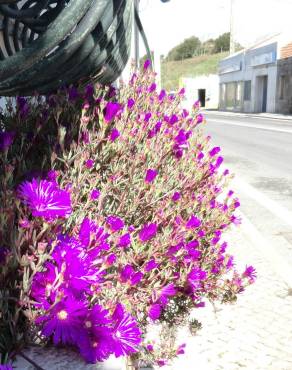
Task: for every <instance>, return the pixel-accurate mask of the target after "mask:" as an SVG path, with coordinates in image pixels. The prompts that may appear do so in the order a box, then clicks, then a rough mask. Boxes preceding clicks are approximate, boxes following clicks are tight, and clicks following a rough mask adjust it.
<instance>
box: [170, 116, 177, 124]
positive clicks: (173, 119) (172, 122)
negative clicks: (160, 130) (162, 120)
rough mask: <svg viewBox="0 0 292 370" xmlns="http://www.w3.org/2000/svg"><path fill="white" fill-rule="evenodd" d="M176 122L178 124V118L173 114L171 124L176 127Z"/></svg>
mask: <svg viewBox="0 0 292 370" xmlns="http://www.w3.org/2000/svg"><path fill="white" fill-rule="evenodd" d="M176 122H178V116H177V115H176V114H173V115H172V116H171V117H170V119H169V124H171V125H174V124H175V123H176Z"/></svg>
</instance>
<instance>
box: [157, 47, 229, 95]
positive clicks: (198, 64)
mask: <svg viewBox="0 0 292 370" xmlns="http://www.w3.org/2000/svg"><path fill="white" fill-rule="evenodd" d="M227 55H228V53H220V54H213V55H201V56H197V57H194V58H190V59H184V60H182V61H177V62H174V61H172V62H166V61H164V62H162V64H161V79H162V87H163V88H164V89H166V90H168V91H171V90H176V89H177V88H178V86H179V79H180V78H181V77H196V76H200V75H208V74H212V73H217V70H218V63H219V60H221V59H223V58H225V57H226V56H227Z"/></svg>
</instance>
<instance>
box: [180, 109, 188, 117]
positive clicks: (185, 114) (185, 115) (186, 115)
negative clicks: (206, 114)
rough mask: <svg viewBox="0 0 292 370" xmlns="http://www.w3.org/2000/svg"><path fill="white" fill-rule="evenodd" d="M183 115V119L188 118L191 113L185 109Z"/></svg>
mask: <svg viewBox="0 0 292 370" xmlns="http://www.w3.org/2000/svg"><path fill="white" fill-rule="evenodd" d="M181 115H182V117H183V118H187V117H188V115H189V112H188V111H187V110H186V109H183V110H182V114H181Z"/></svg>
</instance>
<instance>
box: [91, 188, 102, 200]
mask: <svg viewBox="0 0 292 370" xmlns="http://www.w3.org/2000/svg"><path fill="white" fill-rule="evenodd" d="M99 196H100V191H99V190H98V189H93V190H92V192H91V193H90V198H91V199H92V200H96V199H98V198H99Z"/></svg>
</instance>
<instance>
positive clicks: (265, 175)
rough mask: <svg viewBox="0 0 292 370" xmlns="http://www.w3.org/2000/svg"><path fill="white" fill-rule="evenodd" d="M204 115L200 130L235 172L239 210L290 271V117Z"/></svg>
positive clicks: (291, 142) (291, 193)
mask: <svg viewBox="0 0 292 370" xmlns="http://www.w3.org/2000/svg"><path fill="white" fill-rule="evenodd" d="M205 117H206V120H207V123H206V126H205V131H206V133H207V134H209V135H210V136H211V138H212V139H211V140H212V143H213V144H214V145H216V146H217V145H218V146H220V147H221V148H222V154H223V157H224V159H225V167H226V168H229V169H230V170H231V172H232V173H234V174H235V175H236V176H235V182H234V184H232V185H233V186H234V190H235V191H236V192H237V194H238V196H239V198H240V200H241V212H242V213H243V215H244V216H245V217H247V218H248V220H249V221H250V222H251V224H252V225H253V227H254V228H255V230H256V231H258V232H259V233H260V234H261V235H262V236H263V237H264V238H265V240H266V241H267V243H269V244H270V245H271V246H272V248H273V249H274V250H276V251H277V253H278V254H280V255H281V256H282V257H283V258H284V259H285V260H286V261H287V262H288V263H289V265H290V266H291V272H292V120H291V121H287V120H272V119H267V118H253V117H242V116H236V115H232V116H225V115H222V114H221V113H216V112H210V113H205ZM291 275H292V274H291Z"/></svg>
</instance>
